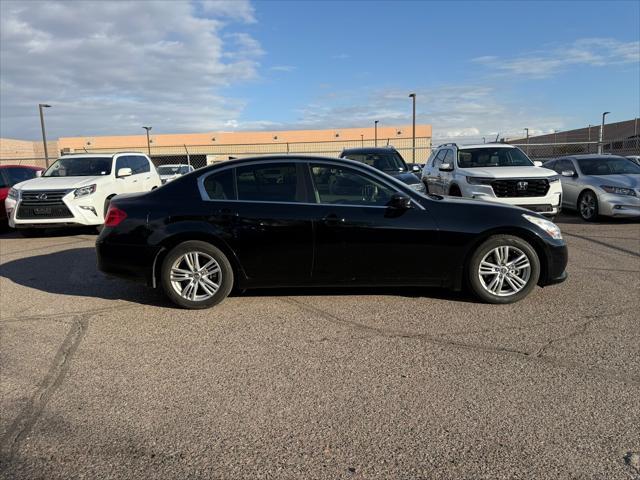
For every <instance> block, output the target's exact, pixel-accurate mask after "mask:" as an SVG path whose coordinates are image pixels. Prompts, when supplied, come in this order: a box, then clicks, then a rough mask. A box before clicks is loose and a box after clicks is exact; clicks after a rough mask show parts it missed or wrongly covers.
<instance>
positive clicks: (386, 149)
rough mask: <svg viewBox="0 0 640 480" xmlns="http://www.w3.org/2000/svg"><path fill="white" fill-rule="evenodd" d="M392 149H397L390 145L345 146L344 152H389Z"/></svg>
mask: <svg viewBox="0 0 640 480" xmlns="http://www.w3.org/2000/svg"><path fill="white" fill-rule="evenodd" d="M390 151H396V149H395V147H393V146H391V145H389V146H386V147H357V148H345V149H344V150H342V153H343V154H344V153H389V152H390Z"/></svg>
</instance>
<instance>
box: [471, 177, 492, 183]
mask: <svg viewBox="0 0 640 480" xmlns="http://www.w3.org/2000/svg"><path fill="white" fill-rule="evenodd" d="M494 180H495V178H483V177H467V183H469V184H471V185H491V182H493V181H494Z"/></svg>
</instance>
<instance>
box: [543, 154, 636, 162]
mask: <svg viewBox="0 0 640 480" xmlns="http://www.w3.org/2000/svg"><path fill="white" fill-rule="evenodd" d="M558 158H573V159H574V160H582V159H589V158H593V159H595V158H625V159H627V160H628V158H627V157H623V156H622V155H611V154H610V153H583V154H579V155H564V156H562V157H558ZM554 160H556V159H554Z"/></svg>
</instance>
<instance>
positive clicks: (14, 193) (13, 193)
mask: <svg viewBox="0 0 640 480" xmlns="http://www.w3.org/2000/svg"><path fill="white" fill-rule="evenodd" d="M7 198H10V199H11V200H15V201H18V200H20V190H18V189H17V188H13V187H11V188H10V189H9V192H8V193H7Z"/></svg>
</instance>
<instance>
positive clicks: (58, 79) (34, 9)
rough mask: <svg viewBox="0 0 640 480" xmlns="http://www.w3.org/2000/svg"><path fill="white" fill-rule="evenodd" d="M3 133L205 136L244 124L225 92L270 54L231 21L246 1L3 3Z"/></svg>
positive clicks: (248, 11) (238, 20)
mask: <svg viewBox="0 0 640 480" xmlns="http://www.w3.org/2000/svg"><path fill="white" fill-rule="evenodd" d="M0 8H1V11H0V14H1V15H0V16H1V19H0V21H1V24H0V29H1V38H0V49H1V50H0V55H1V56H0V58H1V69H2V77H1V79H0V82H1V98H0V121H1V130H2V132H1V134H2V136H9V137H12V136H13V137H18V138H37V137H38V134H39V123H38V116H37V104H38V103H42V102H46V103H50V104H51V105H53V108H51V109H49V110H47V127H48V133H49V134H50V136H51V137H57V136H66V135H77V134H79V135H88V134H92V135H99V134H117V133H134V134H137V133H139V132H138V131H139V130H140V126H141V125H144V124H150V125H153V127H154V131H156V132H158V133H160V132H181V131H203V130H205V131H206V130H211V129H215V128H219V127H221V126H223V125H224V124H225V122H227V121H229V120H230V119H234V118H237V117H238V116H239V115H240V112H241V111H242V109H243V107H244V102H243V101H242V100H238V99H231V98H227V97H226V96H224V92H223V89H224V87H226V86H229V85H234V84H236V83H238V82H242V81H247V80H251V79H254V78H256V77H257V69H258V67H259V64H258V58H259V57H260V56H261V55H262V54H263V53H264V52H263V51H262V49H261V47H260V44H259V43H258V42H257V41H256V40H255V39H254V38H253V37H251V36H250V35H249V34H247V33H244V32H239V31H237V30H238V28H234V31H232V32H230V31H229V28H230V26H231V24H233V23H235V24H239V25H237V26H239V27H242V25H243V24H245V23H251V22H254V21H255V18H254V16H253V8H252V7H251V5H250V4H249V2H248V0H235V1H227V2H223V1H211V2H203V3H188V2H166V1H141V2H53V1H47V2H8V1H2V2H0Z"/></svg>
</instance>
